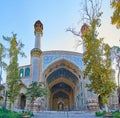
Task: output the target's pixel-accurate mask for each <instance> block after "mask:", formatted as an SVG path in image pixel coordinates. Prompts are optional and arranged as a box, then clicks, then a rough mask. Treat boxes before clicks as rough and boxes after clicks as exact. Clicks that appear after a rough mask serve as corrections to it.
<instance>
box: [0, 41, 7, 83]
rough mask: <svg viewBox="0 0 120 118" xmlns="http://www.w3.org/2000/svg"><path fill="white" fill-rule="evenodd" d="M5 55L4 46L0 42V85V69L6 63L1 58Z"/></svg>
mask: <svg viewBox="0 0 120 118" xmlns="http://www.w3.org/2000/svg"><path fill="white" fill-rule="evenodd" d="M5 57H6V48H5V47H4V45H3V44H2V43H0V85H1V81H2V69H6V67H7V64H6V63H5V61H3V59H4V58H5Z"/></svg>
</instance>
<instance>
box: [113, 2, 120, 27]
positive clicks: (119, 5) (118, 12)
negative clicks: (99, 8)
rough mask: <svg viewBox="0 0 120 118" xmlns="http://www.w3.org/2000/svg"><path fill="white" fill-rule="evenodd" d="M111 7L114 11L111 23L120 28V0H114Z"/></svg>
mask: <svg viewBox="0 0 120 118" xmlns="http://www.w3.org/2000/svg"><path fill="white" fill-rule="evenodd" d="M111 7H112V8H113V9H114V12H113V16H112V17H111V23H112V24H113V25H116V27H117V28H118V29H119V28H120V0H112V2H111Z"/></svg>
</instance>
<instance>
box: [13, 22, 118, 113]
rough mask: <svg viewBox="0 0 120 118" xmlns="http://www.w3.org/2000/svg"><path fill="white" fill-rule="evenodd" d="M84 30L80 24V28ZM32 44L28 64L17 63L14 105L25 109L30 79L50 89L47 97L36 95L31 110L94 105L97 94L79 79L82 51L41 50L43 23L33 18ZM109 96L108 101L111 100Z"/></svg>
mask: <svg viewBox="0 0 120 118" xmlns="http://www.w3.org/2000/svg"><path fill="white" fill-rule="evenodd" d="M82 30H84V27H83V28H82ZM34 35H35V45H34V48H33V49H32V50H31V52H30V54H31V59H30V60H31V61H30V64H29V65H25V66H21V67H19V70H20V75H21V78H22V82H23V84H21V91H20V94H19V96H18V98H17V99H16V101H15V105H14V107H15V108H18V109H29V102H28V100H27V99H26V96H25V93H26V89H27V87H29V85H30V84H31V83H32V82H36V81H37V82H39V81H41V82H45V83H46V85H47V86H46V87H47V88H48V89H49V91H50V95H49V97H48V98H47V99H39V100H36V101H35V103H34V110H35V111H40V110H60V107H61V106H62V107H61V110H64V109H68V110H85V109H86V108H88V107H89V108H90V109H93V110H97V109H98V102H99V101H98V96H97V95H95V94H94V93H93V92H90V91H88V90H87V88H86V87H85V86H86V83H89V82H90V81H89V79H88V78H86V79H83V71H84V64H83V54H82V53H78V52H72V51H60V50H58V51H42V50H41V39H42V35H43V24H42V23H41V21H39V20H38V21H36V22H35V24H34ZM115 101H116V100H115V99H113V98H111V101H110V102H111V103H113V102H114V104H116V103H115Z"/></svg>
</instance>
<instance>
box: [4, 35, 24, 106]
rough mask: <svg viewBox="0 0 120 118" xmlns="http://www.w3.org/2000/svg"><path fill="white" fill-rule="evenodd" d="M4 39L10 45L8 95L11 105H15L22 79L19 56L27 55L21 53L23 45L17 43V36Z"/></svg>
mask: <svg viewBox="0 0 120 118" xmlns="http://www.w3.org/2000/svg"><path fill="white" fill-rule="evenodd" d="M3 39H4V40H5V41H7V42H8V43H9V47H8V49H7V50H8V53H9V54H8V55H9V58H10V63H9V65H8V67H7V79H6V81H7V86H8V93H9V94H10V96H9V100H10V105H11V104H12V103H14V100H15V98H16V97H17V96H18V94H19V91H20V86H19V85H20V83H21V78H20V74H19V70H18V66H19V65H18V55H21V56H24V55H25V54H24V53H23V52H22V51H21V49H22V48H23V46H24V45H23V44H22V43H21V42H19V43H17V38H16V34H13V35H12V37H4V36H3Z"/></svg>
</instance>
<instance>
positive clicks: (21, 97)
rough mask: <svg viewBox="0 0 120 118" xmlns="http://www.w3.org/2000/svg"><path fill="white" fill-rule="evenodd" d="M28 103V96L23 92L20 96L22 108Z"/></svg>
mask: <svg viewBox="0 0 120 118" xmlns="http://www.w3.org/2000/svg"><path fill="white" fill-rule="evenodd" d="M25 105H26V96H25V95H24V94H22V95H21V96H20V108H21V109H24V108H25Z"/></svg>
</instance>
